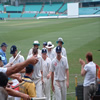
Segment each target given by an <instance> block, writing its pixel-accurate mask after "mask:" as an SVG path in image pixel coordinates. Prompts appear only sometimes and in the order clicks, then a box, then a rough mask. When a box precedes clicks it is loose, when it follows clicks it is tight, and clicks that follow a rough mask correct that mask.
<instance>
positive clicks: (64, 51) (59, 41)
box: [54, 37, 67, 57]
mask: <svg viewBox="0 0 100 100" xmlns="http://www.w3.org/2000/svg"><path fill="white" fill-rule="evenodd" d="M56 43H57V44H58V46H60V47H61V48H62V51H61V54H62V55H63V56H65V57H67V54H66V49H65V48H64V47H63V44H64V41H63V39H62V38H61V37H59V38H58V40H57V41H56ZM54 52H55V55H56V47H55V48H54Z"/></svg>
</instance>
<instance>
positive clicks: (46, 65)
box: [42, 57, 51, 78]
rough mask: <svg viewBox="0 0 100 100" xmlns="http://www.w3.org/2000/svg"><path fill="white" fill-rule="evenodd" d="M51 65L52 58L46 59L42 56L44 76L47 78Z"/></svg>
mask: <svg viewBox="0 0 100 100" xmlns="http://www.w3.org/2000/svg"><path fill="white" fill-rule="evenodd" d="M50 67H51V59H50V58H48V57H47V58H46V60H44V59H43V58H42V68H43V77H44V78H46V77H47V75H48V74H49V72H50Z"/></svg>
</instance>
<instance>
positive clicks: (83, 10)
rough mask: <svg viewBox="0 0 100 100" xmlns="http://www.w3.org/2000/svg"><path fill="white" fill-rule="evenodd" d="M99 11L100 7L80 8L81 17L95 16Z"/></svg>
mask: <svg viewBox="0 0 100 100" xmlns="http://www.w3.org/2000/svg"><path fill="white" fill-rule="evenodd" d="M98 10H100V7H85V8H79V15H93V14H95V12H97V11H98Z"/></svg>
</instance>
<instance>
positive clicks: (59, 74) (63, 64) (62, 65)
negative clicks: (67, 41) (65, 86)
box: [50, 56, 69, 81]
mask: <svg viewBox="0 0 100 100" xmlns="http://www.w3.org/2000/svg"><path fill="white" fill-rule="evenodd" d="M67 63H68V62H67V59H66V57H64V56H62V58H61V60H60V61H58V60H57V58H54V59H53V60H52V63H51V68H50V71H51V72H54V78H55V80H59V81H63V80H65V79H66V78H65V77H66V69H69V67H68V66H67V65H68V64H67Z"/></svg>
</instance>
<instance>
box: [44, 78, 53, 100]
mask: <svg viewBox="0 0 100 100" xmlns="http://www.w3.org/2000/svg"><path fill="white" fill-rule="evenodd" d="M43 81H44V83H43V94H44V96H45V97H47V100H51V95H50V89H51V79H47V78H43Z"/></svg>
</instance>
